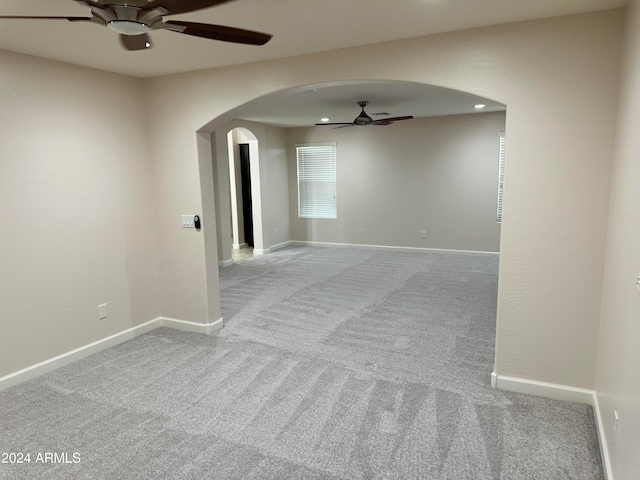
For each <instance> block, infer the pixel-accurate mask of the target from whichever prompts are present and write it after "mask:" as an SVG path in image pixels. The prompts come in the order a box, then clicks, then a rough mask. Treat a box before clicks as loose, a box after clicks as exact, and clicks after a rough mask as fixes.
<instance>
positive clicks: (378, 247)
mask: <svg viewBox="0 0 640 480" xmlns="http://www.w3.org/2000/svg"><path fill="white" fill-rule="evenodd" d="M291 245H301V246H308V247H336V248H361V249H366V250H390V251H396V252H426V253H461V254H472V255H500V252H484V251H481V250H453V249H447V248H422V247H400V246H392V245H364V244H358V243H331V242H310V241H304V240H292V241H291Z"/></svg>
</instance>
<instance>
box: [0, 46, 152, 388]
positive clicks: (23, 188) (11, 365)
mask: <svg viewBox="0 0 640 480" xmlns="http://www.w3.org/2000/svg"><path fill="white" fill-rule="evenodd" d="M0 63H2V69H1V70H2V71H1V73H0V113H1V114H0V158H1V159H2V160H1V161H0V222H2V228H1V229H0V332H1V333H0V377H1V376H3V375H5V374H8V373H12V372H14V371H16V370H19V369H21V368H25V367H27V366H30V365H32V364H35V363H37V362H40V361H43V360H46V359H49V358H51V357H54V356H56V355H59V354H61V353H64V352H67V351H69V350H73V349H75V348H78V347H80V346H84V345H86V344H88V343H91V342H94V341H96V340H99V339H102V338H104V337H107V336H109V335H112V334H114V333H117V332H120V331H122V330H125V329H127V328H131V327H133V326H135V325H137V324H141V323H143V322H146V321H148V320H151V319H152V318H155V317H157V316H158V315H159V307H158V272H157V257H156V245H155V229H154V215H153V210H154V207H153V198H152V191H151V182H150V175H151V169H150V166H149V157H148V151H147V141H146V131H145V122H146V119H145V116H144V103H143V101H142V96H143V90H142V82H141V81H140V80H135V79H131V78H128V77H124V76H118V75H111V74H107V73H104V72H99V71H97V70H89V69H86V68H79V67H72V66H69V65H65V64H62V63H57V62H52V61H47V60H40V59H36V58H34V57H27V56H23V55H18V54H12V53H8V52H0ZM102 303H106V304H107V314H108V317H107V319H104V320H98V309H97V306H98V305H99V304H102Z"/></svg>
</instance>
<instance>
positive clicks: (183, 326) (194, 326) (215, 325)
mask: <svg viewBox="0 0 640 480" xmlns="http://www.w3.org/2000/svg"><path fill="white" fill-rule="evenodd" d="M160 320H161V322H162V324H161V325H160V326H162V327H169V328H175V329H176V330H182V331H183V332H194V333H204V334H205V335H213V334H214V333H217V332H219V331H220V330H222V327H223V326H224V322H223V320H222V318H220V319H218V320H216V321H215V322H212V323H207V324H203V323H196V322H188V321H186V320H177V319H175V318H166V317H162V318H160Z"/></svg>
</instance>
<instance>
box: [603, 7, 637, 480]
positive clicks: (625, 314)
mask: <svg viewBox="0 0 640 480" xmlns="http://www.w3.org/2000/svg"><path fill="white" fill-rule="evenodd" d="M623 53H624V56H623V68H622V78H621V84H620V85H621V88H620V101H619V112H618V131H617V137H616V139H617V142H616V155H615V161H614V168H613V181H612V194H611V213H610V221H609V239H608V244H607V260H606V265H605V267H606V268H605V282H604V293H603V302H602V324H601V328H600V348H599V352H598V370H597V381H596V389H597V394H598V400H599V404H600V407H601V415H602V420H603V423H604V433H605V435H606V443H607V446H608V449H609V455H610V458H611V460H612V467H613V473H614V478H616V479H627V478H629V479H631V478H637V476H638V472H640V457H639V456H638V452H639V451H640V436H639V435H638V432H640V288H638V286H636V283H635V282H636V279H637V278H638V276H639V275H640V247H639V243H638V239H640V211H639V205H640V160H639V159H638V152H640V136H639V135H638V132H639V131H640V3H639V2H637V1H633V2H631V4H630V6H629V11H628V16H627V18H626V26H625V44H624V50H623ZM614 411H617V412H618V415H619V418H620V420H619V425H618V438H617V441H616V442H615V443H614V440H613V423H614Z"/></svg>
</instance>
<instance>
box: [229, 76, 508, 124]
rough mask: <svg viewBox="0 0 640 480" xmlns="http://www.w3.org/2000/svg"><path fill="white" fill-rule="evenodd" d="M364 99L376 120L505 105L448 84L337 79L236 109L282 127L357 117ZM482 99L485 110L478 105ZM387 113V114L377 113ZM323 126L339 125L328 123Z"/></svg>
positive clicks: (242, 114) (243, 116)
mask: <svg viewBox="0 0 640 480" xmlns="http://www.w3.org/2000/svg"><path fill="white" fill-rule="evenodd" d="M359 101H367V102H369V104H368V105H367V107H366V108H365V111H366V112H367V113H368V114H369V116H370V117H372V118H373V119H374V120H378V119H384V118H385V117H402V116H406V115H413V116H414V117H416V118H419V117H435V116H440V115H458V114H465V113H477V112H496V111H502V110H505V106H504V105H502V104H500V103H498V102H494V101H492V100H488V99H485V98H482V97H478V96H475V95H471V94H468V93H463V92H457V91H454V90H448V89H445V88H439V87H433V86H428V85H424V84H418V83H408V82H388V81H387V82H379V81H367V82H365V81H358V82H357V83H347V82H340V83H337V82H334V83H327V84H322V85H316V86H315V87H314V88H308V89H297V90H295V91H292V92H289V94H288V95H286V96H284V95H282V94H280V95H277V96H272V97H267V98H263V99H259V100H257V101H255V102H252V103H251V104H250V105H245V106H244V108H243V109H241V110H240V111H239V112H237V113H236V115H235V118H239V119H242V120H251V121H254V122H260V123H265V124H269V125H276V126H281V127H301V126H310V125H313V124H315V123H321V120H320V119H321V118H322V117H327V118H329V119H330V121H331V122H352V121H353V120H354V119H355V117H356V116H358V114H359V113H360V107H359V106H358V102H359ZM479 103H482V104H484V105H486V107H485V108H484V109H482V110H477V109H475V108H474V106H475V105H477V104H479ZM380 113H382V115H377V114H380ZM323 128H333V127H332V126H326V127H323Z"/></svg>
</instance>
